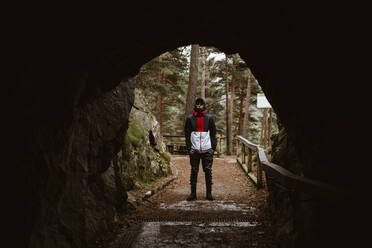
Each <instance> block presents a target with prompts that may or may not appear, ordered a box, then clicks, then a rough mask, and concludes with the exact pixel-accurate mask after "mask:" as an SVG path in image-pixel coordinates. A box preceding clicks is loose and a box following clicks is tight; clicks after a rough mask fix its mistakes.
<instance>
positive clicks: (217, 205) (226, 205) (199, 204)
mask: <svg viewBox="0 0 372 248" xmlns="http://www.w3.org/2000/svg"><path fill="white" fill-rule="evenodd" d="M160 208H163V209H179V210H185V211H194V210H215V211H221V210H227V211H240V212H249V211H254V210H256V209H255V208H254V207H250V206H248V205H246V204H237V203H235V202H232V201H229V202H228V201H212V202H211V201H206V200H197V201H191V202H189V201H181V202H177V203H174V204H171V205H166V204H164V203H161V204H160Z"/></svg>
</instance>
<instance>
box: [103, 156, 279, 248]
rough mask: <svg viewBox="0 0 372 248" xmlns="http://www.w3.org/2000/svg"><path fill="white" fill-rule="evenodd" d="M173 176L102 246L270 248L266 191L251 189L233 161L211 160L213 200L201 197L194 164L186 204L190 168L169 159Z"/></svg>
mask: <svg viewBox="0 0 372 248" xmlns="http://www.w3.org/2000/svg"><path fill="white" fill-rule="evenodd" d="M172 162H173V164H174V165H175V167H176V168H177V169H178V175H179V178H178V179H177V180H176V181H174V182H173V183H172V184H170V185H169V186H168V187H166V188H165V189H163V190H162V191H161V192H159V193H157V194H155V195H154V196H152V197H150V198H149V199H148V200H147V201H145V202H144V203H143V205H141V206H140V207H138V208H137V210H136V211H132V212H130V213H129V214H128V215H127V216H126V224H124V225H123V228H121V230H119V231H118V233H117V236H116V237H115V239H114V240H113V241H111V242H110V244H108V245H105V247H109V248H114V247H276V246H275V245H274V243H273V233H272V230H271V229H272V228H271V223H270V219H269V218H268V217H267V215H266V212H265V210H266V197H267V192H266V191H265V190H264V189H262V190H257V189H256V188H255V187H254V186H253V184H252V183H251V182H250V181H249V179H248V178H247V177H246V175H245V174H244V172H243V170H242V169H241V168H240V167H239V165H238V164H237V163H236V160H235V159H234V157H225V158H215V159H214V163H213V187H212V195H213V197H214V199H215V200H214V201H208V200H206V199H205V180H204V172H203V170H202V168H201V166H200V170H199V176H198V185H197V200H196V201H191V202H188V201H186V200H185V199H186V197H187V196H188V194H189V193H190V185H189V178H190V165H189V160H188V157H187V156H173V157H172Z"/></svg>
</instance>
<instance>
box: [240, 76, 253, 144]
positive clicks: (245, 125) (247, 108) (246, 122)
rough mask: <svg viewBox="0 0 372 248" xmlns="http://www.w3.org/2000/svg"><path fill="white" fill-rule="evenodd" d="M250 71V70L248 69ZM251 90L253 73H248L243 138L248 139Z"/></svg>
mask: <svg viewBox="0 0 372 248" xmlns="http://www.w3.org/2000/svg"><path fill="white" fill-rule="evenodd" d="M248 70H249V69H248ZM251 88H252V73H251V71H250V70H249V71H248V80H247V95H246V96H245V111H244V121H243V132H242V136H243V137H245V138H247V133H248V132H247V131H248V118H249V105H250V103H251V102H250V99H251Z"/></svg>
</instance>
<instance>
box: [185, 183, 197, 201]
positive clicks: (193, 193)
mask: <svg viewBox="0 0 372 248" xmlns="http://www.w3.org/2000/svg"><path fill="white" fill-rule="evenodd" d="M194 200H196V184H191V194H190V195H189V196H188V197H187V199H186V201H194Z"/></svg>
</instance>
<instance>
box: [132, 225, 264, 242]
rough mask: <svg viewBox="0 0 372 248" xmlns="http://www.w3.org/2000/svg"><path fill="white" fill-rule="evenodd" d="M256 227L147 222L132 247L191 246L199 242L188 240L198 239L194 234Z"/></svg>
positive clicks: (228, 231)
mask: <svg viewBox="0 0 372 248" xmlns="http://www.w3.org/2000/svg"><path fill="white" fill-rule="evenodd" d="M257 225H259V223H258V222H204V223H200V222H191V221H175V222H174V221H167V222H147V223H143V227H142V232H141V234H140V235H139V236H138V237H137V240H136V242H135V244H134V246H133V247H154V244H157V246H158V247H168V246H169V245H175V243H180V244H189V245H191V243H194V242H196V243H195V244H198V243H199V242H200V240H197V239H196V240H190V237H194V239H195V238H198V237H199V235H196V234H199V233H219V234H224V235H225V234H229V233H235V232H241V230H242V229H240V231H239V229H235V228H249V227H255V226H257ZM167 226H171V229H169V228H166V227H167ZM164 228H165V229H164ZM162 230H163V231H162ZM170 230H173V231H174V232H173V231H170ZM177 230H178V231H177ZM176 236H177V237H176ZM218 237H219V236H217V237H216V238H218ZM170 243H173V244H170ZM172 247H173V246H172ZM177 247H178V246H177Z"/></svg>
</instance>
